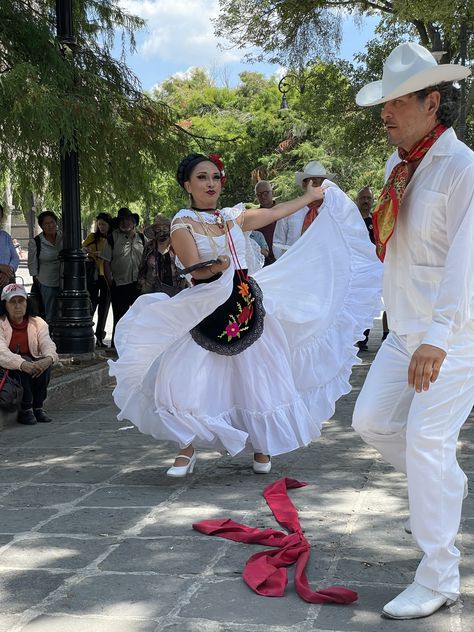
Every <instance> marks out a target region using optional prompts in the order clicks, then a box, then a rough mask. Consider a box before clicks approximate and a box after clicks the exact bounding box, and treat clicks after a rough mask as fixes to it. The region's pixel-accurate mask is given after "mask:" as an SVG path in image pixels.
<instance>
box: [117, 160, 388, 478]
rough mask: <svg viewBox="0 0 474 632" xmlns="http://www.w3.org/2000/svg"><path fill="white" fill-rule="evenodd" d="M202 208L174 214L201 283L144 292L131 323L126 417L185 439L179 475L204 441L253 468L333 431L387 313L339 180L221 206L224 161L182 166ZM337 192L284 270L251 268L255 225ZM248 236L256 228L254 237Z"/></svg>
mask: <svg viewBox="0 0 474 632" xmlns="http://www.w3.org/2000/svg"><path fill="white" fill-rule="evenodd" d="M177 179H178V182H179V184H180V185H181V186H182V187H183V188H184V189H185V191H186V192H187V193H188V194H189V196H190V207H189V208H185V209H182V210H181V211H179V212H178V213H177V214H176V215H175V217H174V219H173V222H172V227H171V240H172V246H173V249H174V251H175V253H176V255H177V264H178V265H179V266H180V267H182V268H184V272H187V273H188V278H189V279H190V282H191V284H192V286H191V287H189V288H187V289H185V290H183V291H182V292H181V293H180V294H178V295H177V296H175V297H173V298H169V297H167V296H166V295H165V294H162V293H159V294H148V295H145V296H142V297H140V298H139V299H138V300H137V301H136V302H135V304H134V305H133V306H132V307H131V308H130V310H129V311H128V313H127V314H126V315H125V316H124V317H123V318H122V320H121V321H120V323H119V324H118V326H117V333H116V348H117V352H118V355H119V359H118V360H117V362H115V363H112V362H111V363H110V365H111V373H112V375H115V376H116V378H117V386H116V388H115V390H114V398H115V401H116V403H117V405H118V406H119V408H120V409H121V412H120V414H119V419H123V418H126V419H129V420H131V421H132V422H133V423H134V424H135V425H136V426H137V427H138V428H139V429H140V430H141V431H142V432H144V433H146V434H150V435H152V436H153V437H155V438H157V439H161V440H173V441H176V442H177V443H178V444H179V446H180V451H179V454H178V455H177V457H176V460H175V463H174V465H173V466H172V467H171V468H170V469H169V470H168V471H167V474H168V476H175V477H176V476H185V475H186V474H188V473H192V471H193V469H194V465H195V462H196V452H195V446H207V447H212V448H215V449H218V450H222V451H227V452H229V453H230V454H231V455H235V454H237V453H238V452H240V451H242V450H243V449H244V448H249V449H252V450H253V453H254V461H253V469H254V471H255V472H256V473H268V472H270V469H271V460H270V459H271V456H273V455H278V454H283V453H286V452H289V451H291V450H295V449H296V448H299V447H301V446H304V445H307V444H308V443H310V442H311V441H312V440H313V439H315V438H316V437H318V436H319V435H320V427H321V424H322V422H323V421H324V420H326V419H328V418H329V417H331V416H332V414H333V412H334V403H335V401H336V400H337V399H338V398H339V397H340V396H341V395H342V394H344V393H347V392H349V390H350V385H349V382H348V378H349V376H350V372H351V367H352V365H353V364H355V363H356V362H357V357H356V351H357V350H356V348H355V346H354V344H355V342H356V341H357V340H359V338H360V337H361V334H362V332H363V331H364V329H366V328H367V326H369V324H371V323H372V319H373V316H374V315H375V312H376V311H377V309H378V308H379V296H380V286H381V269H380V265H379V262H378V261H377V258H376V256H375V253H374V249H373V246H372V244H371V243H370V241H369V239H368V236H367V230H366V228H365V224H364V222H363V220H362V219H361V217H360V213H359V212H358V210H357V207H356V206H355V204H354V203H353V202H351V201H350V200H349V198H348V197H347V196H346V195H345V194H344V193H343V192H342V191H341V190H340V189H338V188H337V187H336V186H335V185H334V184H332V183H331V182H329V181H325V182H324V183H323V187H313V186H310V187H308V189H307V191H306V192H305V194H304V195H302V196H301V197H300V198H297V199H295V200H292V201H290V202H285V203H282V204H278V205H276V206H274V207H273V208H272V209H251V210H244V208H243V206H242V205H239V206H236V207H234V208H227V209H221V210H219V209H218V200H219V195H220V193H221V188H222V185H223V181H224V173H223V168H222V163H221V162H220V159H219V158H218V157H217V156H216V155H215V154H211V156H209V157H206V156H203V155H201V154H191V155H189V156H187V157H186V158H185V159H183V160H182V161H181V163H180V165H179V167H178V172H177ZM321 198H325V200H324V203H323V205H322V206H321V211H320V214H319V216H318V218H317V219H316V220H315V221H314V222H313V224H312V225H311V227H310V228H309V229H308V230H307V231H306V232H305V233H304V235H302V237H301V238H300V240H299V241H298V242H297V243H296V244H295V246H293V247H292V248H291V249H290V250H289V251H288V252H287V253H286V254H285V255H284V256H283V257H281V259H279V260H278V261H277V262H276V263H275V264H273V265H272V266H268V267H266V268H264V269H262V270H258V271H257V272H255V273H253V274H252V275H250V274H249V272H248V265H249V261H250V260H251V259H252V250H251V248H250V246H249V243H250V240H249V239H248V237H246V233H248V231H252V230H258V229H259V228H261V227H262V226H265V225H266V224H268V223H270V222H271V221H274V220H275V219H280V218H282V217H285V216H287V215H290V214H291V213H294V212H295V211H297V210H298V209H300V208H302V207H303V206H305V205H308V204H310V203H311V202H312V201H313V200H318V199H321ZM244 231H245V232H244Z"/></svg>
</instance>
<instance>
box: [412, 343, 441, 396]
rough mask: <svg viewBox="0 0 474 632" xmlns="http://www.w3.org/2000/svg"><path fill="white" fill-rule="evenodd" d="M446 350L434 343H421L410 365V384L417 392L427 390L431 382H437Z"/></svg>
mask: <svg viewBox="0 0 474 632" xmlns="http://www.w3.org/2000/svg"><path fill="white" fill-rule="evenodd" d="M445 357H446V351H443V349H440V348H439V347H434V346H433V345H420V346H419V347H418V349H417V350H416V351H415V353H414V354H413V355H412V357H411V362H410V366H409V367H408V384H409V386H412V387H414V389H415V390H416V392H417V393H421V391H427V390H428V389H429V387H430V383H433V382H436V380H437V379H438V375H439V370H440V369H441V365H442V364H443V362H444V359H445Z"/></svg>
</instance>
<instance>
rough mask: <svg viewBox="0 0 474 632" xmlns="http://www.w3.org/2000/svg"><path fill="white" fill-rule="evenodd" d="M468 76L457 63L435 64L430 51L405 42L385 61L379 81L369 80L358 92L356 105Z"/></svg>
mask: <svg viewBox="0 0 474 632" xmlns="http://www.w3.org/2000/svg"><path fill="white" fill-rule="evenodd" d="M470 74H471V71H470V70H469V68H466V67H465V66H460V65H459V64H438V63H437V62H436V59H435V58H434V57H433V55H432V54H431V53H430V51H429V50H427V49H426V48H424V47H423V46H420V45H419V44H415V43H414V42H405V43H404V44H399V45H398V46H397V47H396V48H394V49H393V50H392V52H391V53H390V55H389V56H388V57H387V59H386V60H385V64H384V66H383V75H382V81H372V83H368V84H367V85H366V86H364V87H363V88H362V89H361V90H359V92H358V93H357V96H356V103H357V105H362V106H369V105H377V104H378V103H385V102H386V101H391V100H392V99H396V98H397V97H402V96H404V95H405V94H410V93H411V92H416V91H417V90H422V89H423V88H428V87H429V86H435V85H437V84H438V83H442V82H443V81H448V82H452V81H460V80H461V79H465V78H466V77H468V76H469V75H470Z"/></svg>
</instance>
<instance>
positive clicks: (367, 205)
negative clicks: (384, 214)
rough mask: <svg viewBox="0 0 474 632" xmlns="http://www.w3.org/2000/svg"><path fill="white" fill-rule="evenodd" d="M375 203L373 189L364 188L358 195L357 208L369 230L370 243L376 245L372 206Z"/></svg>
mask: <svg viewBox="0 0 474 632" xmlns="http://www.w3.org/2000/svg"><path fill="white" fill-rule="evenodd" d="M373 203H374V194H373V193H372V189H371V188H370V187H363V188H362V189H361V190H360V191H359V193H358V194H357V198H356V204H357V208H358V209H359V211H360V214H361V215H362V219H363V220H364V222H365V225H366V226H367V230H368V231H369V237H370V241H371V242H372V243H373V244H375V239H374V224H373V222H372V215H371V210H372V205H373Z"/></svg>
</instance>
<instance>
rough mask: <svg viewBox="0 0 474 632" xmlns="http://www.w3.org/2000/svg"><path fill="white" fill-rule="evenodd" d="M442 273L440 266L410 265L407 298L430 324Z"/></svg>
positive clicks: (442, 269)
mask: <svg viewBox="0 0 474 632" xmlns="http://www.w3.org/2000/svg"><path fill="white" fill-rule="evenodd" d="M443 271H444V268H443V267H442V266H423V265H415V264H411V265H410V280H409V284H408V288H409V290H408V294H409V296H408V298H409V301H410V303H411V304H412V305H413V306H414V307H415V310H416V312H417V314H419V316H420V317H421V318H422V319H423V320H426V319H427V318H428V319H429V321H430V322H431V318H432V315H433V306H434V305H435V303H436V300H437V298H438V292H439V286H440V284H441V280H442V278H443Z"/></svg>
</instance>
